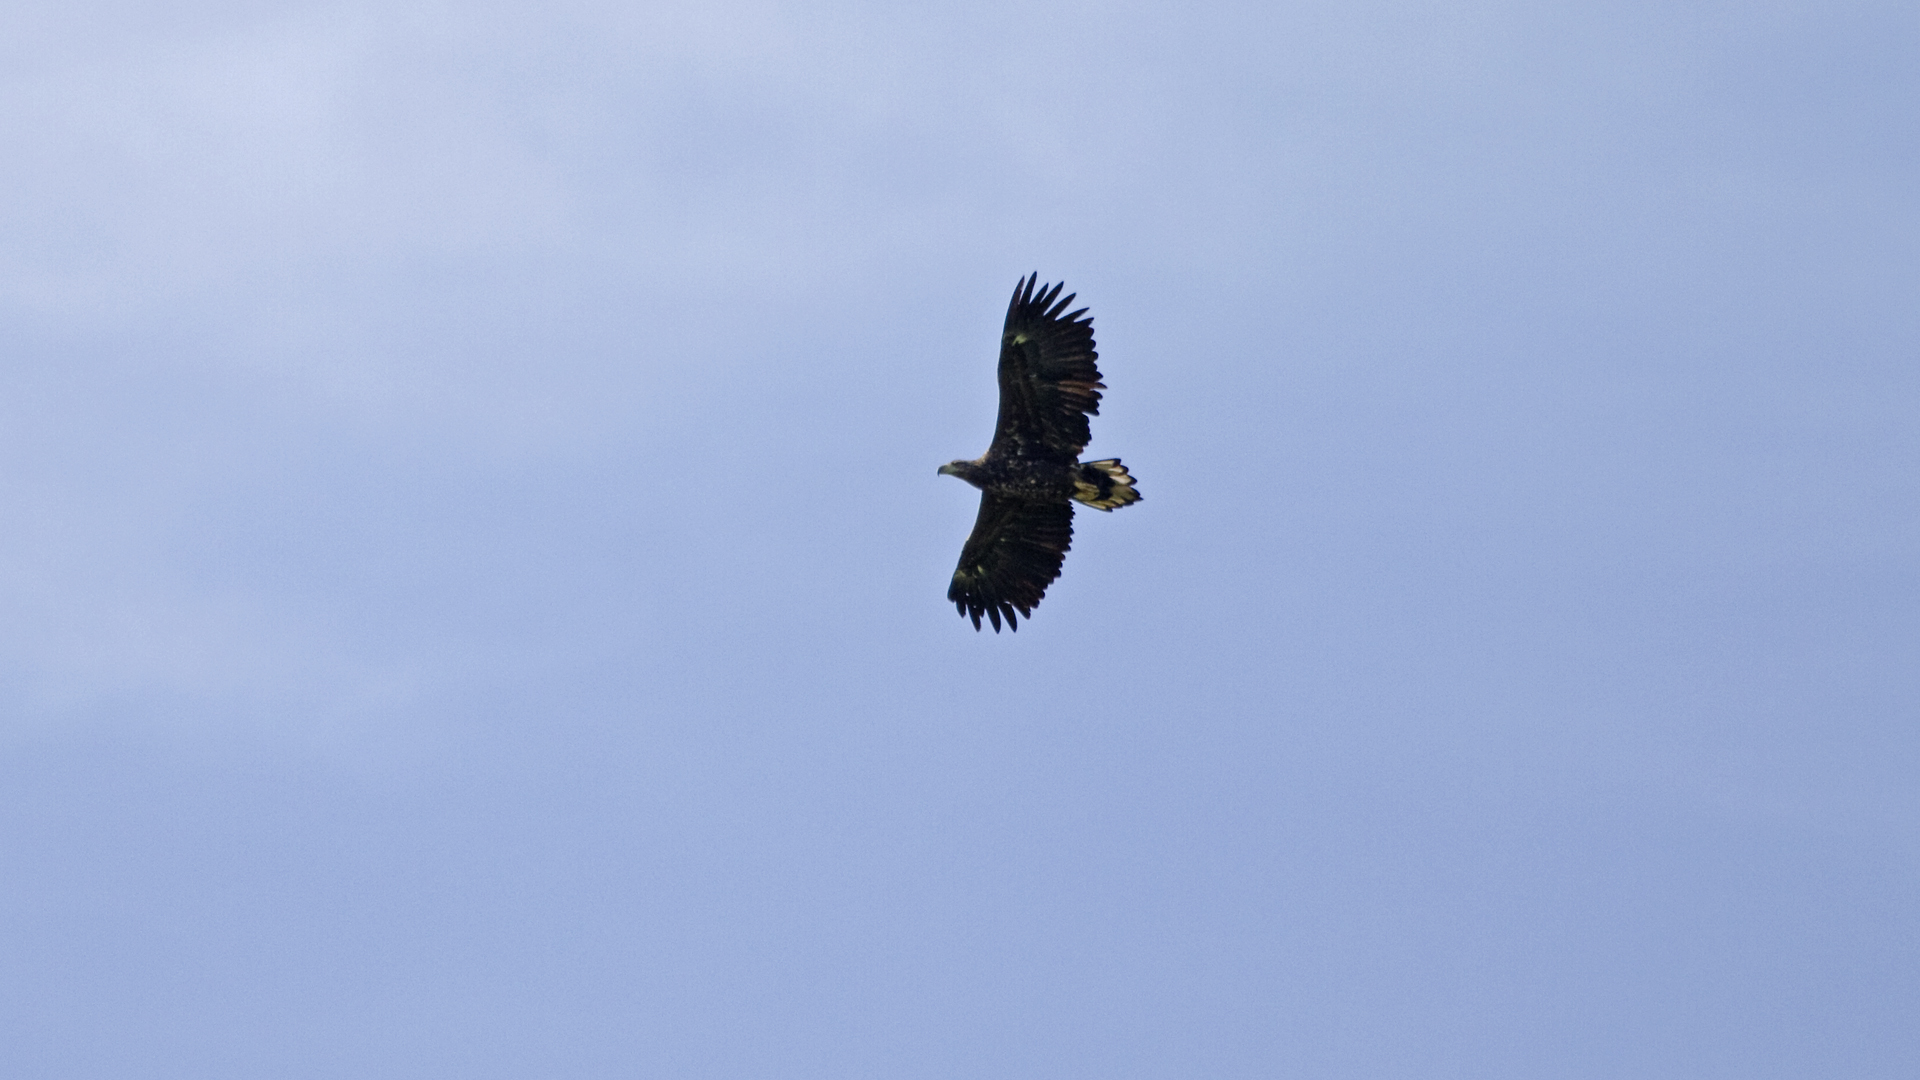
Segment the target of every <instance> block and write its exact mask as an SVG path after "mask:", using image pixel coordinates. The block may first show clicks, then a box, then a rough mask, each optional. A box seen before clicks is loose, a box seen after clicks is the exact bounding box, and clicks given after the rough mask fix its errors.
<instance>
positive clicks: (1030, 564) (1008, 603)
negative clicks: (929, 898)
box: [947, 493, 1073, 633]
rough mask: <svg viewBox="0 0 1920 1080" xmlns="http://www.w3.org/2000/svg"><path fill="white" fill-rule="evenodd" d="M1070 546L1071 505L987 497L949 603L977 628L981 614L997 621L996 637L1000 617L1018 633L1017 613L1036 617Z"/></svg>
mask: <svg viewBox="0 0 1920 1080" xmlns="http://www.w3.org/2000/svg"><path fill="white" fill-rule="evenodd" d="M1072 543H1073V504H1072V503H1070V502H1067V501H1066V500H1064V499H1062V500H1061V501H1059V502H1051V503H1038V502H1023V501H1021V500H1019V499H1005V498H1001V497H1000V496H998V495H992V494H985V493H983V494H982V495H981V496H980V516H979V517H978V518H975V519H974V522H973V535H971V536H969V537H967V545H966V546H965V547H963V548H961V549H960V565H959V566H958V567H956V568H955V569H954V571H953V585H952V587H951V588H949V589H947V599H949V600H951V601H953V603H954V606H955V607H958V608H959V609H960V614H962V615H965V616H968V617H970V618H972V619H973V627H974V629H976V630H978V629H979V628H980V616H982V615H985V616H986V617H987V618H989V619H991V620H993V630H994V632H995V633H999V632H1000V619H1001V616H1005V617H1006V620H1007V626H1008V627H1009V628H1010V629H1015V630H1017V629H1019V622H1018V621H1017V620H1016V619H1015V618H1014V617H1013V613H1014V610H1015V609H1016V608H1017V609H1019V611H1020V614H1022V615H1029V616H1030V615H1031V614H1032V613H1033V608H1034V605H1036V604H1038V603H1039V602H1040V598H1041V597H1042V596H1045V595H1046V593H1047V586H1048V585H1049V584H1051V583H1052V582H1053V579H1054V578H1057V577H1059V576H1060V564H1061V563H1062V562H1064V561H1066V557H1067V548H1068V547H1069V546H1070V545H1071V544H1072Z"/></svg>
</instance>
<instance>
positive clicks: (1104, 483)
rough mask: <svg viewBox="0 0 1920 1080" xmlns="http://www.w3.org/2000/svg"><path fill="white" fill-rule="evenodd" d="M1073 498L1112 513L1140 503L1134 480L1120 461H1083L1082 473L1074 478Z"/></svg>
mask: <svg viewBox="0 0 1920 1080" xmlns="http://www.w3.org/2000/svg"><path fill="white" fill-rule="evenodd" d="M1073 497H1074V499H1075V500H1077V501H1079V502H1083V503H1086V504H1087V505H1088V506H1091V507H1093V508H1094V509H1095V510H1111V509H1113V508H1114V507H1116V506H1127V505H1129V504H1132V503H1137V502H1139V501H1140V493H1139V492H1138V491H1135V490H1134V489H1133V477H1132V476H1129V475H1128V474H1127V467H1126V466H1125V465H1122V464H1120V459H1119V458H1108V459H1106V460H1105V461H1083V462H1081V463H1080V473H1079V475H1078V476H1075V477H1074V478H1073Z"/></svg>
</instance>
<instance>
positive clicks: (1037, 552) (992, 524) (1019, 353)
mask: <svg viewBox="0 0 1920 1080" xmlns="http://www.w3.org/2000/svg"><path fill="white" fill-rule="evenodd" d="M1038 279H1039V275H1038V274H1034V275H1030V276H1028V277H1026V278H1023V279H1021V281H1020V283H1019V284H1018V285H1016V286H1014V290H1013V300H1012V302H1010V303H1009V304H1008V305H1007V322H1006V328H1005V329H1004V330H1003V331H1002V332H1001V335H1000V418H999V421H998V422H997V423H996V424H995V425H994V430H993V443H992V444H991V445H990V446H988V447H987V452H986V453H985V454H982V455H981V456H980V457H978V458H975V459H974V460H972V461H955V462H951V463H949V464H946V465H942V466H941V467H940V472H942V473H944V474H946V475H949V476H958V477H959V478H960V479H962V480H965V481H966V482H967V483H969V484H972V485H973V486H974V487H977V488H979V489H980V491H981V495H980V516H979V517H978V518H976V519H975V520H974V523H973V533H972V535H970V536H968V537H967V543H966V546H965V547H963V548H961V550H960V565H959V567H957V568H956V569H955V570H954V572H953V585H952V587H951V588H949V589H948V590H947V599H949V600H951V601H953V603H954V605H955V606H956V607H958V608H959V609H960V614H961V615H963V616H966V617H969V618H971V619H972V620H973V625H974V628H975V629H976V630H977V629H979V628H980V618H981V616H983V615H984V616H986V617H987V619H988V620H989V621H991V622H992V623H993V629H994V630H995V632H998V631H999V629H1000V622H1001V620H1002V619H1005V620H1006V623H1007V627H1008V629H1018V628H1019V620H1018V619H1016V618H1015V617H1014V612H1016V611H1018V612H1019V613H1020V614H1021V615H1024V616H1027V617H1029V618H1031V617H1032V614H1033V608H1034V606H1035V605H1037V604H1039V603H1040V598H1041V597H1042V596H1045V595H1046V592H1047V586H1048V585H1049V584H1051V583H1052V582H1053V579H1054V578H1057V577H1059V576H1060V564H1061V563H1062V562H1064V561H1065V560H1066V557H1067V548H1068V547H1069V546H1071V545H1072V543H1073V504H1074V502H1076V501H1077V502H1081V503H1085V504H1086V505H1088V506H1091V507H1093V508H1095V509H1096V510H1112V509H1113V508H1114V507H1116V506H1127V505H1129V504H1131V503H1136V502H1139V501H1140V493H1139V492H1138V491H1135V490H1134V487H1133V477H1131V476H1129V475H1128V474H1127V470H1126V468H1125V467H1124V466H1122V465H1121V464H1120V459H1119V458H1108V459H1105V460H1103V461H1087V462H1083V461H1081V460H1080V451H1081V450H1082V449H1083V448H1085V446H1086V445H1087V443H1088V441H1089V440H1090V439H1091V438H1092V435H1091V433H1090V432H1089V429H1088V426H1087V417H1089V416H1096V415H1098V414H1099V412H1100V391H1101V390H1104V389H1105V388H1106V385H1105V384H1104V383H1102V382H1101V381H1100V369H1099V368H1098V367H1097V366H1095V361H1096V360H1098V359H1099V354H1098V353H1096V352H1095V351H1094V348H1093V320H1092V319H1087V318H1082V316H1083V315H1085V314H1086V313H1087V309H1086V308H1080V309H1079V310H1077V311H1073V312H1070V313H1065V314H1063V312H1066V311H1067V307H1068V305H1070V304H1072V303H1073V294H1071V293H1069V294H1068V295H1067V296H1066V297H1065V298H1061V297H1060V290H1061V289H1062V288H1064V284H1062V285H1053V286H1044V285H1038V284H1037V282H1038Z"/></svg>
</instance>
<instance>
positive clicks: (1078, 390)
mask: <svg viewBox="0 0 1920 1080" xmlns="http://www.w3.org/2000/svg"><path fill="white" fill-rule="evenodd" d="M1039 276H1040V275H1038V274H1033V275H1029V276H1028V277H1026V278H1025V279H1023V280H1022V281H1021V282H1020V284H1018V285H1016V286H1014V289H1013V300H1012V301H1011V302H1010V303H1008V305H1007V325H1006V329H1005V330H1003V331H1001V334H1000V420H999V423H998V424H996V425H995V427H994V429H993V445H992V447H991V448H989V449H988V451H987V453H988V455H989V456H1000V457H1038V458H1053V459H1058V460H1063V461H1072V460H1073V459H1075V458H1077V457H1079V456H1080V450H1081V448H1082V447H1084V446H1086V445H1087V443H1088V441H1089V440H1090V439H1091V438H1092V435H1091V434H1089V432H1088V430H1087V417H1089V416H1096V415H1098V414H1099V412H1100V391H1101V390H1103V389H1105V388H1106V386H1105V384H1104V383H1102V382H1101V381H1100V369H1099V368H1098V367H1096V366H1094V361H1095V360H1096V359H1098V358H1099V354H1098V353H1096V352H1094V351H1093V320H1092V319H1083V318H1081V316H1082V315H1085V314H1086V313H1087V309H1086V308H1081V309H1079V310H1078V311H1074V312H1072V313H1069V314H1062V312H1065V311H1066V310H1067V305H1069V304H1071V303H1073V297H1074V294H1072V293H1068V294H1067V296H1066V298H1065V299H1060V290H1061V289H1062V288H1064V287H1065V283H1064V282H1063V283H1062V284H1060V285H1054V286H1052V287H1050V288H1049V287H1045V286H1041V287H1038V288H1036V282H1037V280H1038V278H1039Z"/></svg>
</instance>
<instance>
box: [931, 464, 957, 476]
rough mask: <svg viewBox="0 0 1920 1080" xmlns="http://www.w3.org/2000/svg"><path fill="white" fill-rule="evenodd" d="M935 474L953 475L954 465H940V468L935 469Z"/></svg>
mask: <svg viewBox="0 0 1920 1080" xmlns="http://www.w3.org/2000/svg"><path fill="white" fill-rule="evenodd" d="M933 474H934V475H935V476H952V475H953V466H951V465H942V466H940V467H939V468H938V469H935V470H934V473H933Z"/></svg>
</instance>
